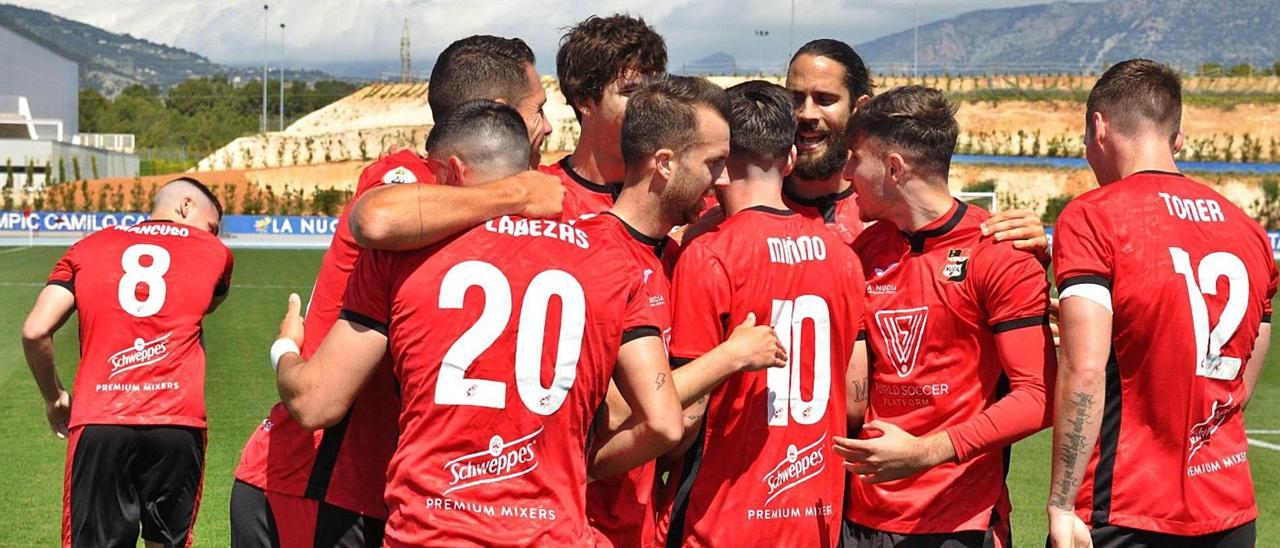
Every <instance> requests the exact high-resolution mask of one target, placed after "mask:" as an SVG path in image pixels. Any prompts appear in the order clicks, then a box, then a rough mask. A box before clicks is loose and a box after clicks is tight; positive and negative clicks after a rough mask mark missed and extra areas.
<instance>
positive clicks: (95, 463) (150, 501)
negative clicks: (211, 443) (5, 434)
mask: <svg viewBox="0 0 1280 548" xmlns="http://www.w3.org/2000/svg"><path fill="white" fill-rule="evenodd" d="M204 448H205V431H204V429H201V428H185V427H177V426H115V425H101V424H91V425H85V426H80V427H76V428H73V429H72V430H71V442H70V444H69V445H68V446H67V470H66V475H65V476H64V485H63V489H64V490H63V497H62V544H63V545H64V546H122V545H127V546H133V545H135V544H137V542H138V526H139V524H141V526H142V538H143V540H147V541H150V542H156V543H160V544H164V545H166V546H190V545H191V529H192V527H193V526H194V525H195V520H196V511H197V510H198V509H199V507H200V485H201V481H202V480H203V478H204Z"/></svg>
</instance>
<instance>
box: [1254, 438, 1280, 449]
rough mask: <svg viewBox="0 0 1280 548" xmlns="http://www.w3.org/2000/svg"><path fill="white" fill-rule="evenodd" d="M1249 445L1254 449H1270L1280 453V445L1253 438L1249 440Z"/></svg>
mask: <svg viewBox="0 0 1280 548" xmlns="http://www.w3.org/2000/svg"><path fill="white" fill-rule="evenodd" d="M1249 445H1252V446H1254V447H1261V448H1263V449H1270V450H1272V451H1280V444H1275V443H1267V442H1265V441H1259V440H1255V439H1253V438H1249Z"/></svg>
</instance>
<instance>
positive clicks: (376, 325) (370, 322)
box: [338, 308, 389, 337]
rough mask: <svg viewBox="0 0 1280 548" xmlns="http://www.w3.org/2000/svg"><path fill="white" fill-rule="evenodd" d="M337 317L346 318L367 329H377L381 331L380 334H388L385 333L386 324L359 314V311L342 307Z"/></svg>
mask: <svg viewBox="0 0 1280 548" xmlns="http://www.w3.org/2000/svg"><path fill="white" fill-rule="evenodd" d="M338 319H340V320H347V321H349V322H351V323H353V324H356V325H363V326H365V327H367V328H369V329H372V330H374V331H377V332H378V333H382V336H384V337H386V336H389V335H387V324H385V323H382V322H380V321H378V320H375V319H373V318H370V317H368V316H365V315H364V314H361V313H359V312H355V311H352V310H347V309H345V308H344V309H342V312H341V313H340V314H338Z"/></svg>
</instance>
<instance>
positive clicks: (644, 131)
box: [622, 75, 733, 167]
mask: <svg viewBox="0 0 1280 548" xmlns="http://www.w3.org/2000/svg"><path fill="white" fill-rule="evenodd" d="M698 107H707V108H710V109H712V110H714V111H715V112H716V113H718V114H719V115H720V116H721V117H722V118H724V120H725V122H726V123H727V122H728V121H729V120H730V119H732V117H733V113H732V110H731V109H730V107H729V94H728V93H725V91H724V89H722V88H721V87H720V86H717V85H715V84H713V83H711V82H710V81H709V80H707V79H706V78H700V77H694V76H670V75H666V76H660V77H657V78H655V79H653V80H652V81H650V82H649V83H647V84H646V85H645V86H644V87H643V88H641V89H640V91H637V92H636V93H635V94H634V95H632V96H631V98H630V99H628V100H627V112H626V114H624V115H623V117H622V160H623V162H624V163H625V164H626V165H627V167H631V166H634V165H637V164H639V163H642V162H644V161H645V159H646V158H648V157H649V156H652V155H653V153H655V152H657V151H659V150H661V149H664V148H666V149H671V150H673V151H676V152H677V153H680V152H684V151H685V150H687V149H688V148H689V147H691V146H693V145H694V143H695V142H696V141H697V139H698V118H697V115H698V114H697V108H698Z"/></svg>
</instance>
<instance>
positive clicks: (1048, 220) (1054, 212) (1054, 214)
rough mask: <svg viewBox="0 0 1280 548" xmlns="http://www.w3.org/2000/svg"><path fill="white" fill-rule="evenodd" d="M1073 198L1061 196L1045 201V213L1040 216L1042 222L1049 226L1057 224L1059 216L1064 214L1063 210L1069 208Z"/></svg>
mask: <svg viewBox="0 0 1280 548" xmlns="http://www.w3.org/2000/svg"><path fill="white" fill-rule="evenodd" d="M1072 197H1073V196H1071V195H1070V194H1059V195H1057V196H1052V197H1050V198H1049V199H1048V200H1045V203H1044V213H1042V214H1040V222H1042V223H1044V224H1045V225H1048V226H1052V225H1053V224H1054V223H1057V222H1058V216H1059V215H1061V214H1062V210H1063V209H1064V208H1066V207H1067V203H1068V202H1070V201H1071V198H1072Z"/></svg>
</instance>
